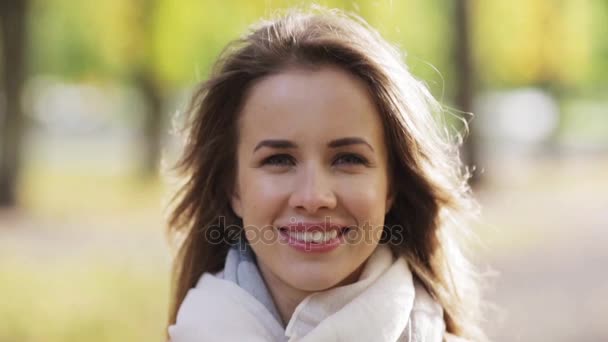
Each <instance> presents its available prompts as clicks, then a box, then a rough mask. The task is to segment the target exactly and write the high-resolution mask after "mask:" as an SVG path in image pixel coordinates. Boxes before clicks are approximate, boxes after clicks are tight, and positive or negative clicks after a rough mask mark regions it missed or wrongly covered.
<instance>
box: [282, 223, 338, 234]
mask: <svg viewBox="0 0 608 342" xmlns="http://www.w3.org/2000/svg"><path fill="white" fill-rule="evenodd" d="M347 228H348V227H347V226H346V225H340V224H333V223H327V222H300V223H292V224H288V225H284V226H280V228H279V229H281V230H283V231H289V232H311V233H314V232H321V233H326V232H329V231H330V230H337V231H338V233H340V232H342V231H343V230H345V229H347Z"/></svg>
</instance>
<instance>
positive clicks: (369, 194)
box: [339, 177, 387, 224]
mask: <svg viewBox="0 0 608 342" xmlns="http://www.w3.org/2000/svg"><path fill="white" fill-rule="evenodd" d="M339 195H340V199H341V200H342V203H343V205H344V206H345V207H346V208H347V210H348V211H349V212H351V214H353V216H355V217H356V218H357V220H358V221H359V223H360V224H363V223H365V222H362V221H368V222H370V223H371V222H374V223H380V224H382V223H383V222H382V221H383V219H384V214H385V208H386V196H387V192H386V181H384V180H383V179H381V178H380V177H370V178H369V179H365V180H360V181H358V182H355V183H354V184H353V183H352V182H348V183H343V184H341V185H340V189H339Z"/></svg>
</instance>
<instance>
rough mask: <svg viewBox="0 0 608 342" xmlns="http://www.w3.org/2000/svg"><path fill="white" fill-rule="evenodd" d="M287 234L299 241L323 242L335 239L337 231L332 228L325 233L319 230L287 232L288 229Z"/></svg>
mask: <svg viewBox="0 0 608 342" xmlns="http://www.w3.org/2000/svg"><path fill="white" fill-rule="evenodd" d="M287 234H289V236H291V237H292V238H294V239H296V240H299V241H304V242H314V243H323V242H327V241H329V240H332V239H335V238H336V237H337V236H338V231H337V230H335V229H332V230H330V231H328V232H325V233H324V232H320V231H315V232H289V231H288V232H287Z"/></svg>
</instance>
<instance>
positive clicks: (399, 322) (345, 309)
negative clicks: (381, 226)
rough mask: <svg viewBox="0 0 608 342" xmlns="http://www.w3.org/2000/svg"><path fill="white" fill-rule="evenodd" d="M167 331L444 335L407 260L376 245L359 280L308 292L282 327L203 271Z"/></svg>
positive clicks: (189, 338)
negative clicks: (394, 255) (376, 247)
mask: <svg viewBox="0 0 608 342" xmlns="http://www.w3.org/2000/svg"><path fill="white" fill-rule="evenodd" d="M169 336H170V339H171V341H173V342H195V341H252V342H253V341H260V342H261V341H300V342H311V341H314V342H318V341H391V342H392V341H404V342H422V341H424V342H439V341H443V340H444V339H446V338H448V336H449V335H448V334H445V324H444V321H443V310H442V308H441V306H440V305H439V304H438V303H436V302H435V301H434V300H433V298H431V296H430V295H429V294H428V293H427V291H426V290H425V289H424V287H423V286H421V285H420V284H419V283H418V282H416V281H414V278H413V276H412V273H411V271H410V269H409V267H408V265H407V262H406V261H405V260H404V259H402V258H399V259H396V260H395V259H394V258H393V255H392V253H391V251H390V250H389V249H388V248H387V247H386V246H380V247H379V248H378V249H377V250H376V251H375V252H374V253H373V254H372V256H370V258H369V260H368V262H367V263H366V266H365V268H364V270H363V272H362V275H361V277H360V279H359V281H357V282H356V283H354V284H350V285H346V286H341V287H337V288H333V289H330V290H327V291H322V292H317V293H314V294H312V295H310V296H308V297H306V298H305V299H304V300H303V301H302V302H301V303H300V304H299V305H298V306H297V307H296V310H295V311H294V313H293V315H292V317H291V319H290V321H289V322H288V324H287V326H286V327H283V326H282V325H281V324H280V323H279V322H278V321H277V320H276V318H275V317H274V316H273V315H272V314H271V313H270V311H269V310H268V309H267V308H266V307H265V306H264V305H262V304H261V303H260V302H259V301H257V300H256V299H255V297H253V296H252V295H250V294H249V293H248V292H247V291H244V290H243V289H242V288H240V287H239V286H238V285H237V284H235V283H233V282H230V281H227V280H225V279H223V276H222V272H220V273H219V274H216V275H212V274H208V273H207V274H204V275H203V276H202V277H201V278H200V280H199V282H198V284H197V285H196V287H195V288H193V289H191V290H190V291H189V292H188V294H187V296H186V298H185V299H184V302H183V303H182V305H181V307H180V309H179V311H178V315H177V322H176V324H175V325H173V326H171V327H169Z"/></svg>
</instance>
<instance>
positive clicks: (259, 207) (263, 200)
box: [240, 170, 286, 224]
mask: <svg viewBox="0 0 608 342" xmlns="http://www.w3.org/2000/svg"><path fill="white" fill-rule="evenodd" d="M240 187H241V196H242V204H243V223H245V224H260V223H263V224H268V223H271V222H269V220H271V219H272V217H273V216H274V215H276V214H277V213H278V211H279V210H280V209H281V205H282V202H283V201H284V200H285V197H286V193H285V186H282V185H281V183H280V182H278V181H277V179H276V177H271V176H268V175H263V174H258V173H256V172H253V170H252V171H250V172H243V175H242V177H241V178H240Z"/></svg>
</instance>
